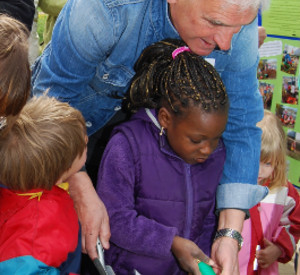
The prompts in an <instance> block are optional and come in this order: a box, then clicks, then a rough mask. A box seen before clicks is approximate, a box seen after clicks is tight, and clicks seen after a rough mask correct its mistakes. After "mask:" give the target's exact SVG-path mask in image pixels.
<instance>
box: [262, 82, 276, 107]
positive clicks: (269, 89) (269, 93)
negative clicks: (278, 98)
mask: <svg viewBox="0 0 300 275" xmlns="http://www.w3.org/2000/svg"><path fill="white" fill-rule="evenodd" d="M259 92H260V94H261V96H262V98H263V102H264V109H267V110H270V109H271V105H272V98H273V93H274V85H273V84H269V83H266V82H259Z"/></svg>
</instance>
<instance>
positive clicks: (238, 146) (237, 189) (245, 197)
mask: <svg viewBox="0 0 300 275" xmlns="http://www.w3.org/2000/svg"><path fill="white" fill-rule="evenodd" d="M258 60H259V57H258V33H257V21H256V20H255V21H254V22H253V23H252V24H250V25H248V26H245V27H243V28H242V30H241V31H240V32H239V34H237V35H236V37H234V39H233V41H232V51H231V58H230V62H229V63H230V64H228V65H227V67H226V69H225V70H224V72H223V73H222V79H223V81H224V84H225V87H226V89H227V93H228V97H229V101H230V110H229V117H228V123H227V126H226V130H225V132H224V134H223V139H224V143H225V146H226V161H225V165H224V172H223V176H222V179H221V183H220V185H219V187H218V190H217V208H218V209H221V208H239V209H249V208H251V207H252V206H254V205H255V204H256V203H257V202H259V201H260V200H261V199H263V198H264V196H265V195H267V193H268V189H267V188H266V187H262V186H259V185H257V177H258V168H259V157H260V144H261V130H260V129H259V128H257V127H256V123H257V122H258V121H260V120H261V119H262V117H263V104H262V98H261V96H260V94H259V92H258V89H257V87H258V81H257V78H256V68H257V64H258Z"/></svg>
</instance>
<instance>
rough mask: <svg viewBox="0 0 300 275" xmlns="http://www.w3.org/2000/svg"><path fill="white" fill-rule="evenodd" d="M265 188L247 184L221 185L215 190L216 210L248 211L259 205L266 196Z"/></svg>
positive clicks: (266, 190) (267, 191)
mask: <svg viewBox="0 0 300 275" xmlns="http://www.w3.org/2000/svg"><path fill="white" fill-rule="evenodd" d="M268 193H269V189H268V188H267V187H266V186H261V185H257V184H248V183H228V184H221V185H219V186H218V189H217V209H228V208H234V209H240V210H248V209H250V208H252V207H253V206H254V205H256V204H257V203H259V202H260V201H261V200H262V199H263V198H264V197H265V196H266V195H267V194H268Z"/></svg>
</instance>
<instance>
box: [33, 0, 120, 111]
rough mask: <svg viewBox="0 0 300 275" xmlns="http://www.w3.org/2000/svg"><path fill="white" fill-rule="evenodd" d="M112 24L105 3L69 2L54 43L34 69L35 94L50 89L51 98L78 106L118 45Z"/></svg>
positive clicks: (54, 35)
mask: <svg viewBox="0 0 300 275" xmlns="http://www.w3.org/2000/svg"><path fill="white" fill-rule="evenodd" d="M87 2H88V3H87ZM111 22H113V20H112V17H111V14H110V12H109V10H108V9H107V8H106V7H105V5H104V4H103V1H97V0H89V1H84V0H76V1H74V0H70V1H68V2H67V3H66V5H65V6H64V8H63V9H62V11H61V13H60V15H59V16H58V19H57V21H56V24H55V27H54V29H53V34H52V41H51V42H50V44H49V45H48V46H47V47H46V49H45V51H44V53H43V54H42V56H41V57H40V58H39V59H40V60H39V61H37V62H36V63H35V64H34V66H33V81H32V84H33V94H39V93H42V92H44V91H45V90H46V89H48V88H50V90H49V95H51V96H54V97H57V98H59V99H61V100H63V101H68V102H72V105H73V106H77V104H78V103H79V101H80V100H81V99H82V97H83V96H84V93H85V91H86V90H87V87H88V85H89V83H90V82H91V80H92V79H93V77H94V76H95V74H96V69H97V65H98V64H99V63H100V62H101V61H103V60H104V59H105V56H106V54H107V53H108V52H109V50H110V48H111V47H112V45H113V43H114V36H113V35H112V34H114V30H113V27H112V25H113V24H111Z"/></svg>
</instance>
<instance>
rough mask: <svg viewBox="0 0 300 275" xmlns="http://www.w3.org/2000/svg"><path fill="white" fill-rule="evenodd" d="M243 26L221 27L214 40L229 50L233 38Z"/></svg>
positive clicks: (220, 46)
mask: <svg viewBox="0 0 300 275" xmlns="http://www.w3.org/2000/svg"><path fill="white" fill-rule="evenodd" d="M240 29H241V27H227V26H224V27H223V28H220V30H219V31H218V32H217V33H216V34H215V36H214V40H215V42H216V44H217V45H218V47H219V48H220V49H221V50H223V51H227V50H229V49H230V47H231V40H232V37H233V35H234V34H235V33H238V32H239V31H240Z"/></svg>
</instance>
